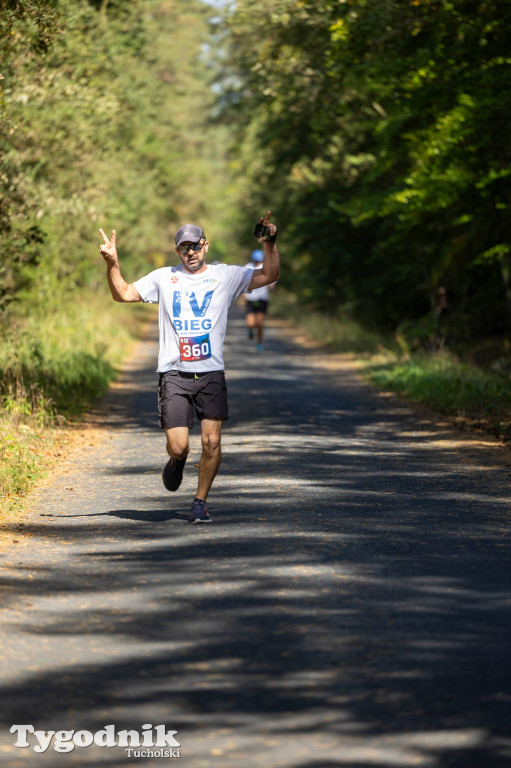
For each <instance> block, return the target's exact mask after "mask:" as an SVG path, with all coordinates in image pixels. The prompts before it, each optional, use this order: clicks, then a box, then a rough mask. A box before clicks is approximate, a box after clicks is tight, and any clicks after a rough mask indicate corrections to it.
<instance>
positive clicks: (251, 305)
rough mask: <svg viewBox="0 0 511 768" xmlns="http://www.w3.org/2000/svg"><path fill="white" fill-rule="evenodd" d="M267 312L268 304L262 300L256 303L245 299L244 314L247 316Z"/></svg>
mask: <svg viewBox="0 0 511 768" xmlns="http://www.w3.org/2000/svg"><path fill="white" fill-rule="evenodd" d="M267 311H268V302H267V301H265V300H264V299H259V300H258V301H250V300H249V299H247V306H246V313H247V315H250V314H251V313H252V312H262V313H263V314H266V312H267Z"/></svg>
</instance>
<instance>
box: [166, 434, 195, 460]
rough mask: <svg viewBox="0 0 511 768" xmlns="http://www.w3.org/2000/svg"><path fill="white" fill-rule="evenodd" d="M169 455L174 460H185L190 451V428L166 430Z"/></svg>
mask: <svg viewBox="0 0 511 768" xmlns="http://www.w3.org/2000/svg"><path fill="white" fill-rule="evenodd" d="M165 432H166V433H167V453H168V454H169V456H171V457H172V458H173V459H185V458H186V457H187V456H188V451H189V450H190V442H189V429H188V427H172V428H171V429H166V430H165Z"/></svg>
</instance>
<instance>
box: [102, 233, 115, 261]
mask: <svg viewBox="0 0 511 768" xmlns="http://www.w3.org/2000/svg"><path fill="white" fill-rule="evenodd" d="M99 234H100V235H101V237H102V238H103V243H104V245H100V246H99V252H100V254H101V255H102V256H103V258H104V260H105V261H106V262H107V263H108V262H109V261H110V262H112V261H117V248H116V247H115V229H113V230H112V237H111V238H110V240H109V239H108V237H107V236H106V235H105V233H104V232H103V230H102V229H100V230H99Z"/></svg>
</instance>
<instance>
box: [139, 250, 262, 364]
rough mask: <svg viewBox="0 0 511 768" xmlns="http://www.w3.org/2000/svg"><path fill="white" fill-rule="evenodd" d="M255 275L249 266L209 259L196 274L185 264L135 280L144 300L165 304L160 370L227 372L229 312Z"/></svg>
mask: <svg viewBox="0 0 511 768" xmlns="http://www.w3.org/2000/svg"><path fill="white" fill-rule="evenodd" d="M251 279H252V270H250V269H246V268H244V267H235V266H232V265H229V264H215V265H209V264H208V266H207V267H206V269H205V270H204V272H201V273H200V274H198V275H193V274H189V273H188V272H185V270H184V268H183V266H182V265H181V264H180V265H179V266H177V267H163V268H162V269H155V270H154V272H150V273H149V274H148V275H146V276H145V277H142V278H141V279H140V280H137V281H136V282H134V283H133V285H134V286H135V288H136V289H137V291H138V292H139V294H140V296H141V298H142V299H143V301H144V302H146V303H150V304H159V305H160V306H159V326H160V351H159V354H158V368H157V371H158V372H160V373H165V372H166V371H190V372H192V373H200V372H202V371H223V369H224V360H223V346H224V338H225V331H226V329H227V313H228V311H229V307H230V306H231V304H232V303H233V301H235V300H236V299H237V298H238V296H240V295H241V294H242V293H243V292H244V291H246V290H247V288H248V286H249V283H250V280H251Z"/></svg>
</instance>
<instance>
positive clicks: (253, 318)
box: [244, 250, 276, 351]
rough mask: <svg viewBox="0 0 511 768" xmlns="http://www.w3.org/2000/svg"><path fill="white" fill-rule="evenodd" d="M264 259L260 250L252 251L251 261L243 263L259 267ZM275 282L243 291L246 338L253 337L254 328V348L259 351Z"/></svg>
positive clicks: (247, 265) (251, 266) (254, 267)
mask: <svg viewBox="0 0 511 768" xmlns="http://www.w3.org/2000/svg"><path fill="white" fill-rule="evenodd" d="M263 261H264V253H263V252H262V251H260V250H255V251H252V255H251V261H250V262H249V263H248V264H245V267H248V268H249V269H259V267H260V266H261V264H262V263H263ZM275 285H276V283H271V284H270V285H264V286H263V287H262V288H254V289H253V290H252V291H250V293H245V294H244V296H245V299H246V323H247V328H248V338H249V339H253V338H254V329H255V332H256V349H257V350H258V351H261V350H262V348H263V331H264V320H265V316H266V313H267V312H268V302H269V299H270V291H273V290H274V288H275Z"/></svg>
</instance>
